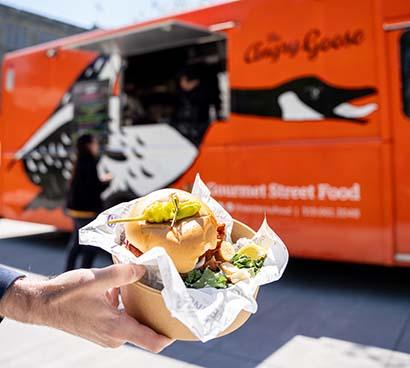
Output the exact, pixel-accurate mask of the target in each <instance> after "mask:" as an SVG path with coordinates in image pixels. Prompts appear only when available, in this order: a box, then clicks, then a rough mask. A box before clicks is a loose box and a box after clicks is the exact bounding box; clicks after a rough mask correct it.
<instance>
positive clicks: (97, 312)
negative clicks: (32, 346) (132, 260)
mask: <svg viewBox="0 0 410 368" xmlns="http://www.w3.org/2000/svg"><path fill="white" fill-rule="evenodd" d="M144 272H145V270H144V268H143V267H142V266H138V265H131V264H118V265H113V266H110V267H106V268H102V269H81V270H76V271H70V272H66V273H64V274H62V275H60V276H58V277H56V278H54V279H51V280H45V281H35V280H30V279H29V278H25V279H20V280H17V281H16V282H15V283H14V284H13V286H12V287H10V288H9V290H8V291H7V293H6V295H5V296H4V297H3V298H2V299H1V301H0V315H3V316H6V317H9V318H12V319H15V320H18V321H21V322H25V323H33V324H39V325H46V326H49V327H54V328H57V329H60V330H63V331H65V332H68V333H71V334H73V335H76V336H80V337H82V338H84V339H87V340H90V341H93V342H95V343H97V344H99V345H102V346H104V347H111V348H115V347H119V346H121V345H122V344H124V343H126V342H130V343H131V344H134V345H137V346H139V347H142V348H144V349H147V350H150V351H152V352H160V351H161V350H162V349H163V348H164V347H166V346H167V345H169V344H171V343H172V340H170V339H169V338H167V337H165V336H162V335H159V334H157V333H156V332H155V331H153V330H152V329H150V328H149V327H147V326H144V325H142V324H141V323H139V322H138V321H136V320H135V319H133V318H132V317H130V316H129V315H128V314H127V313H126V312H125V311H122V310H119V309H118V303H119V300H118V294H119V289H118V287H120V286H122V285H127V284H131V283H133V282H135V281H138V280H139V279H140V278H141V277H142V276H143V275H144Z"/></svg>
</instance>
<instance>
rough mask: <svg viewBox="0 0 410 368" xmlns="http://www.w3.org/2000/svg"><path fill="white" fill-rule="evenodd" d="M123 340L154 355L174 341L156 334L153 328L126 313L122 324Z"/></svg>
mask: <svg viewBox="0 0 410 368" xmlns="http://www.w3.org/2000/svg"><path fill="white" fill-rule="evenodd" d="M120 331H121V339H124V340H125V341H127V342H129V343H131V344H133V345H136V346H139V347H142V348H144V349H146V350H149V351H152V352H153V353H159V352H160V351H161V350H163V349H164V348H165V347H167V346H168V345H170V344H172V343H173V340H171V339H169V338H168V337H166V336H163V335H160V334H158V333H156V332H155V331H154V330H152V329H151V328H149V327H147V326H145V325H143V324H141V323H139V322H138V321H136V320H135V319H134V318H132V317H130V316H129V315H127V314H126V313H124V314H123V316H122V318H121V322H120Z"/></svg>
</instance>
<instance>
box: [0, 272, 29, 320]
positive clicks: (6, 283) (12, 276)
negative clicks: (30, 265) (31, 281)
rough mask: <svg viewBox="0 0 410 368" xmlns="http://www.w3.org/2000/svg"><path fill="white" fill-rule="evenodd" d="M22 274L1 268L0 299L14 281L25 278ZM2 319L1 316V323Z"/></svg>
mask: <svg viewBox="0 0 410 368" xmlns="http://www.w3.org/2000/svg"><path fill="white" fill-rule="evenodd" d="M23 276H24V275H23V274H22V273H19V272H16V271H13V270H10V269H8V268H5V267H2V266H0V299H1V298H2V297H3V295H4V294H5V293H6V290H7V289H8V288H9V287H10V286H11V285H12V284H13V282H14V281H16V280H17V279H19V278H21V277H23ZM1 320H2V317H1V316H0V322H1Z"/></svg>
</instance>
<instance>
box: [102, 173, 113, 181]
mask: <svg viewBox="0 0 410 368" xmlns="http://www.w3.org/2000/svg"><path fill="white" fill-rule="evenodd" d="M112 178H113V175H112V174H111V173H107V174H103V175H101V181H102V182H104V183H106V182H109V181H111V180H112Z"/></svg>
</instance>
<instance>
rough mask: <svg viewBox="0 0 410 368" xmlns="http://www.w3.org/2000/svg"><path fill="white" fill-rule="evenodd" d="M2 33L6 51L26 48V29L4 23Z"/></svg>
mask: <svg viewBox="0 0 410 368" xmlns="http://www.w3.org/2000/svg"><path fill="white" fill-rule="evenodd" d="M3 32H4V35H5V45H6V49H7V51H11V50H16V49H21V48H23V47H26V46H28V44H29V43H28V32H27V28H26V27H24V26H20V25H18V24H13V23H5V24H4V25H3Z"/></svg>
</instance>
